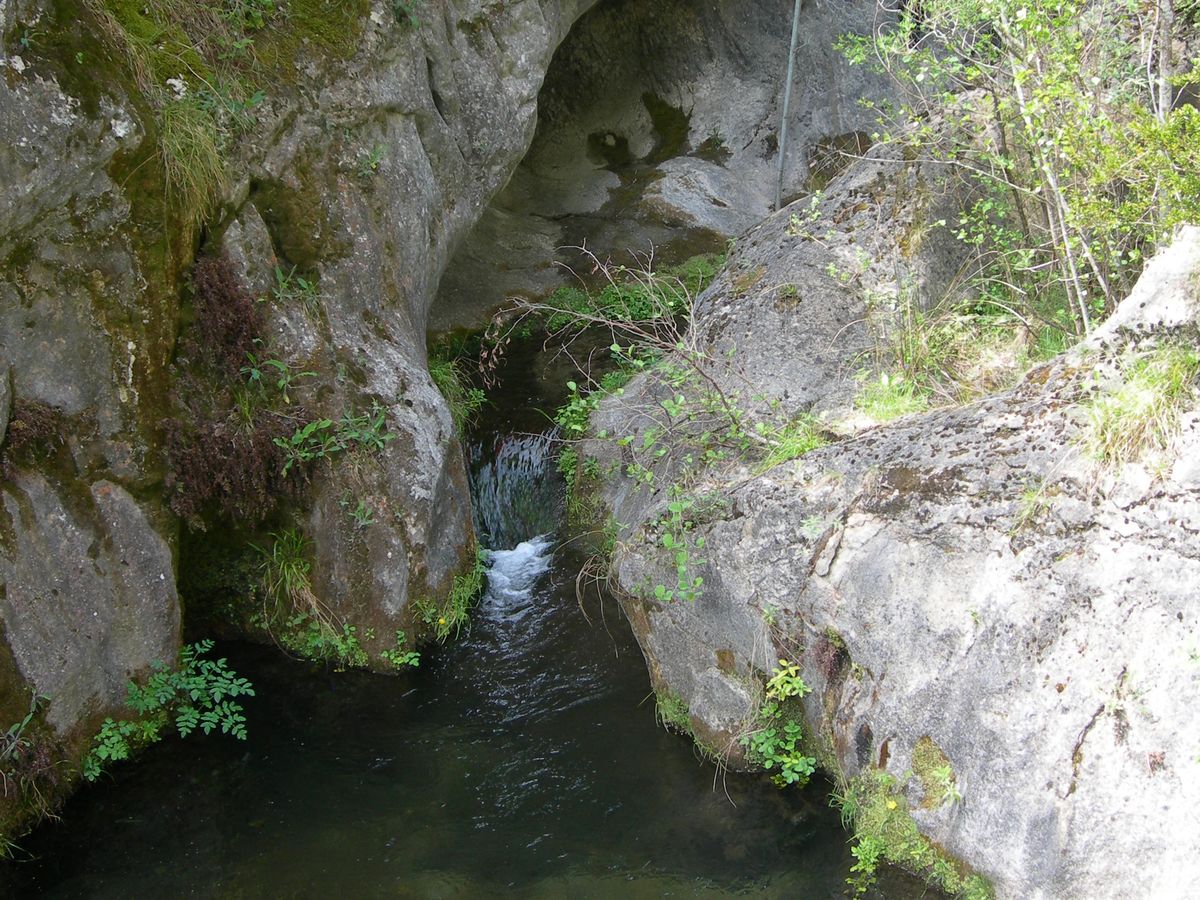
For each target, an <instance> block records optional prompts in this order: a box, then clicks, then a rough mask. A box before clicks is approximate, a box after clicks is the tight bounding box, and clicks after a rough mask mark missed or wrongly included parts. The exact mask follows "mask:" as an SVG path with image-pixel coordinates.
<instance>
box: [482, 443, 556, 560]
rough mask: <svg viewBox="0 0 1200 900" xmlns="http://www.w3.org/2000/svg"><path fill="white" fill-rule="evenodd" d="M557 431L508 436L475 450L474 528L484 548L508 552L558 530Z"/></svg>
mask: <svg viewBox="0 0 1200 900" xmlns="http://www.w3.org/2000/svg"><path fill="white" fill-rule="evenodd" d="M555 446H556V441H555V438H554V434H553V432H547V433H545V434H513V435H504V436H502V437H499V438H497V439H495V440H494V441H492V442H491V447H490V448H485V446H484V445H483V444H476V445H475V446H474V447H473V448H472V451H471V494H472V497H473V499H474V503H475V530H476V532H477V533H478V535H479V539H480V541H482V542H483V545H484V546H485V547H488V548H489V549H493V550H504V549H509V548H511V547H515V546H516V545H517V544H519V543H521V542H522V541H528V540H531V539H532V538H535V537H538V536H539V535H545V534H550V533H551V532H553V531H555V530H556V529H557V528H558V524H559V519H560V513H561V509H562V499H563V482H562V477H561V476H560V475H559V474H558V469H557V468H556V466H555V464H554V450H555Z"/></svg>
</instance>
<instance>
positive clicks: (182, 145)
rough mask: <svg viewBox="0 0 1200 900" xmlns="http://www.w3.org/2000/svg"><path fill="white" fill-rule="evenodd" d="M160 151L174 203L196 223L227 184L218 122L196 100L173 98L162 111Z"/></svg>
mask: <svg viewBox="0 0 1200 900" xmlns="http://www.w3.org/2000/svg"><path fill="white" fill-rule="evenodd" d="M158 151H159V159H160V161H161V162H162V167H163V177H164V179H165V181H166V188H167V197H168V199H169V200H170V202H171V204H172V205H173V206H174V208H175V209H177V210H179V211H180V212H181V213H183V214H184V215H186V216H187V217H189V218H190V219H191V220H192V221H193V222H201V221H203V220H204V219H205V218H207V216H208V214H209V212H211V211H212V209H213V208H214V207H215V206H216V205H217V203H219V202H220V199H221V193H222V191H223V190H224V187H225V160H224V157H223V156H222V153H221V135H220V132H218V130H217V124H216V122H215V121H214V120H213V118H212V116H211V115H209V114H208V113H207V112H205V111H204V110H202V109H200V107H199V106H197V105H196V103H195V102H194V101H192V100H190V99H187V98H184V99H182V100H173V101H171V102H170V103H167V104H166V105H164V106H163V108H162V111H161V113H160V114H159V135H158Z"/></svg>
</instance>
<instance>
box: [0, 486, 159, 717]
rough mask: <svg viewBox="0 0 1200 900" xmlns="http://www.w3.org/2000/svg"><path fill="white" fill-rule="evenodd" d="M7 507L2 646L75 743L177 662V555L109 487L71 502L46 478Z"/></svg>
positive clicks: (7, 494)
mask: <svg viewBox="0 0 1200 900" xmlns="http://www.w3.org/2000/svg"><path fill="white" fill-rule="evenodd" d="M0 497H2V499H3V507H2V509H0V516H2V517H3V518H2V519H0V535H2V537H3V540H2V541H0V583H2V584H3V585H4V591H3V593H0V615H2V617H3V622H4V637H5V640H6V642H7V644H8V648H9V650H10V651H11V653H12V656H13V659H14V661H15V663H16V666H17V669H18V670H19V672H20V674H21V676H22V677H23V678H24V680H25V681H26V683H27V684H28V686H29V690H31V691H32V692H34V693H35V694H37V695H38V696H42V697H46V698H47V699H48V701H49V705H48V707H47V712H46V721H47V722H48V723H49V724H50V725H51V726H53V728H54V729H55V731H57V732H58V733H59V734H60V735H61V736H63V737H68V736H71V733H72V731H73V730H74V729H75V727H76V726H77V725H78V724H79V723H80V722H81V721H85V720H91V719H94V718H95V717H96V716H97V714H99V713H101V712H104V711H108V710H111V709H113V708H115V707H118V706H119V705H120V704H121V702H122V701H123V700H124V699H125V686H126V683H127V682H128V680H129V679H130V678H131V677H132V676H133V675H135V674H137V673H140V672H143V671H145V670H146V669H148V668H149V667H150V666H151V665H152V664H153V663H156V662H162V663H170V662H172V661H174V659H175V655H176V653H177V652H178V648H179V625H180V610H179V599H178V597H177V596H176V593H175V577H174V571H173V563H172V560H171V551H170V548H169V546H168V545H167V542H166V541H165V540H164V539H163V538H162V537H161V536H160V535H159V534H158V533H157V532H156V531H155V530H154V528H153V527H152V525H151V523H150V522H149V521H148V520H147V518H146V515H145V513H144V512H143V511H142V509H141V508H140V507H139V505H138V503H137V502H136V501H135V500H134V498H133V497H132V496H130V495H129V493H128V492H127V491H126V490H124V489H123V488H122V487H120V486H119V485H116V484H113V483H111V482H107V481H99V482H97V483H96V484H94V485H92V487H91V490H90V491H89V493H88V495H87V496H80V497H65V496H63V495H62V494H60V493H59V492H58V491H57V490H56V489H55V488H54V487H53V486H52V485H51V483H50V482H49V481H48V479H46V478H45V477H43V476H41V475H38V474H35V473H27V474H26V473H22V474H19V475H17V476H16V477H15V478H14V479H12V480H11V481H10V482H9V483H8V484H6V485H5V486H4V489H3V493H2V494H0ZM5 699H6V701H7V700H8V699H9V698H5ZM6 706H7V703H6ZM7 711H8V710H7V709H6V712H7Z"/></svg>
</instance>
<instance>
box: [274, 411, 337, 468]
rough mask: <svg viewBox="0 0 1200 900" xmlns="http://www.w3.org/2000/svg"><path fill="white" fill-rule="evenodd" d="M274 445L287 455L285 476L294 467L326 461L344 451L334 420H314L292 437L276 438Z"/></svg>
mask: <svg viewBox="0 0 1200 900" xmlns="http://www.w3.org/2000/svg"><path fill="white" fill-rule="evenodd" d="M273 443H274V444H275V446H277V447H278V448H279V449H280V450H282V451H283V452H284V454H285V459H284V464H283V474H284V475H287V474H288V472H290V471H291V470H292V467H293V466H296V465H304V464H306V463H310V462H314V461H316V460H319V459H324V458H325V457H327V456H332V455H333V454H334V453H338V452H340V451H341V450H343V449H344V447H343V445H342V444H340V443H339V442H338V439H337V435H336V434H335V432H334V430H333V420H332V419H314V420H313V421H311V422H309V423H307V424H305V425H302V426H301V427H300V428H297V429H296V431H295V432H293V433H292V435H291V436H290V437H285V438H283V437H277V438H274V440H273Z"/></svg>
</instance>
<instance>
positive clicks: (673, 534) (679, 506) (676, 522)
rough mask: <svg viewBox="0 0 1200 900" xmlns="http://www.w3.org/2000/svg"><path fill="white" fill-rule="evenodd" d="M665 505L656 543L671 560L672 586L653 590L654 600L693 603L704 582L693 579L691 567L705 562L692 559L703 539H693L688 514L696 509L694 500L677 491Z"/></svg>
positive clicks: (657, 587) (657, 586)
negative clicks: (665, 510)
mask: <svg viewBox="0 0 1200 900" xmlns="http://www.w3.org/2000/svg"><path fill="white" fill-rule="evenodd" d="M673 493H674V496H673V497H672V499H671V500H670V501H669V502H668V503H667V512H666V514H665V515H664V516H663V517H662V519H660V520H659V523H658V525H659V529H660V534H659V542H660V544H661V546H662V548H663V549H664V550H666V551H667V552H668V553H669V554H670V555H671V558H672V562H673V564H674V570H675V584H674V585H673V586H671V585H664V584H658V585H655V586H654V599H655V600H657V601H659V602H660V603H670V602H672V601H675V600H686V601H689V602H690V601H694V600H695V599H696V598H697V597H698V596H700V590H701V588H703V587H704V578H703V577H702V576H700V575H694V574H692V573H693V567H694V566H697V565H703V564H704V563H705V562H706V560H705V559H703V558H700V557H695V556H693V555H692V551H693V550H703V549H704V543H705V541H704V537H703V536H700V535H696V534H695V533H694V531H695V522H694V521H693V520H692V518H691V513H692V511H693V510H694V509H695V507H696V500H695V498H694V497H689V496H686V495H684V494H683V493H682V492H681V491H678V490H677V489H675V490H673Z"/></svg>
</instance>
